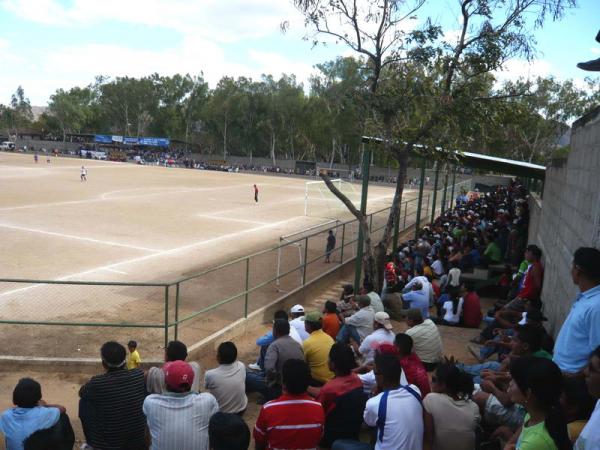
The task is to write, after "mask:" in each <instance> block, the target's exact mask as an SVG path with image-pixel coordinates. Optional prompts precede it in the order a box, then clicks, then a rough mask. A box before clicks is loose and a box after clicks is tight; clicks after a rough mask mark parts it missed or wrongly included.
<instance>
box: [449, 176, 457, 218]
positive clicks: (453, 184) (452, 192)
mask: <svg viewBox="0 0 600 450" xmlns="http://www.w3.org/2000/svg"><path fill="white" fill-rule="evenodd" d="M455 186H456V166H455V167H454V169H453V170H452V191H451V194H450V209H452V206H453V205H454V187H455Z"/></svg>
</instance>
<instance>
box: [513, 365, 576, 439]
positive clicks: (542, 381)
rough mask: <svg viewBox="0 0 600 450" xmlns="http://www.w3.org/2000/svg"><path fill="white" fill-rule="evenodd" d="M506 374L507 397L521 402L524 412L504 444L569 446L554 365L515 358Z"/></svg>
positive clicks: (558, 380)
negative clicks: (508, 374) (509, 382)
mask: <svg viewBox="0 0 600 450" xmlns="http://www.w3.org/2000/svg"><path fill="white" fill-rule="evenodd" d="M510 375H511V377H512V382H511V384H510V387H509V390H508V394H509V395H510V399H511V401H512V402H513V403H516V404H519V405H522V407H523V408H525V410H526V411H527V414H526V415H525V418H524V422H523V425H522V427H520V428H519V429H518V430H517V431H516V432H515V434H514V435H513V437H512V439H511V440H510V441H509V442H508V445H511V444H513V445H515V446H516V448H518V449H523V450H526V449H544V448H547V449H558V450H567V449H570V448H571V442H570V440H569V435H568V433H567V422H566V421H565V419H564V415H563V412H562V409H561V407H560V396H561V393H562V384H563V378H562V374H561V372H560V369H559V368H558V366H557V365H556V364H554V363H553V362H552V361H550V360H548V359H544V358H534V357H529V358H527V357H525V358H519V359H517V360H515V361H514V362H513V363H512V364H511V367H510Z"/></svg>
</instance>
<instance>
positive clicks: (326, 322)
mask: <svg viewBox="0 0 600 450" xmlns="http://www.w3.org/2000/svg"><path fill="white" fill-rule="evenodd" d="M340 326H341V323H340V317H339V316H338V312H337V307H336V305H335V303H334V302H332V301H330V300H327V301H326V302H325V306H324V307H323V331H324V332H325V333H327V334H328V335H329V336H331V338H332V339H335V338H336V337H337V334H338V333H339V331H340Z"/></svg>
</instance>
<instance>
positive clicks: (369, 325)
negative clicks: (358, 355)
mask: <svg viewBox="0 0 600 450" xmlns="http://www.w3.org/2000/svg"><path fill="white" fill-rule="evenodd" d="M356 302H357V303H358V307H359V308H360V309H359V310H358V311H356V312H355V313H354V314H352V315H351V316H350V317H346V319H345V321H344V325H342V328H340V331H339V333H338V335H337V337H336V338H335V340H336V341H337V342H340V343H342V344H347V343H348V342H349V341H350V338H352V339H354V340H355V341H356V342H362V340H363V339H364V338H365V337H367V336H368V335H369V334H371V333H372V332H373V321H374V320H375V311H373V308H371V299H370V298H369V297H368V296H366V295H359V296H357V297H356Z"/></svg>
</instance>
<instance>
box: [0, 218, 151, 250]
mask: <svg viewBox="0 0 600 450" xmlns="http://www.w3.org/2000/svg"><path fill="white" fill-rule="evenodd" d="M0 227H2V228H8V229H10V230H17V231H26V232H28V233H39V234H45V235H48V236H56V237H59V238H63V239H74V240H77V241H84V242H92V243H94V244H103V245H110V246H114V247H124V248H129V249H133V250H142V251H145V252H159V251H160V250H159V249H157V248H149V247H140V246H138V245H129V244H121V243H120V242H113V241H103V240H100V239H93V238H88V237H83V236H74V235H72V234H65V233H57V232H54V231H46V230H38V229H35V228H27V227H20V226H17V225H10V224H7V223H0Z"/></svg>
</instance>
